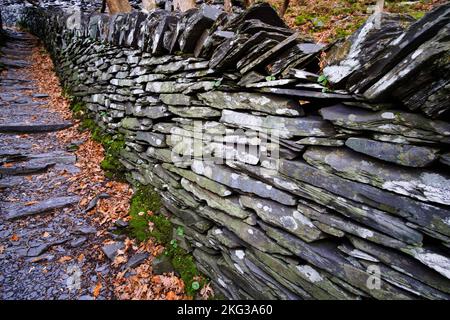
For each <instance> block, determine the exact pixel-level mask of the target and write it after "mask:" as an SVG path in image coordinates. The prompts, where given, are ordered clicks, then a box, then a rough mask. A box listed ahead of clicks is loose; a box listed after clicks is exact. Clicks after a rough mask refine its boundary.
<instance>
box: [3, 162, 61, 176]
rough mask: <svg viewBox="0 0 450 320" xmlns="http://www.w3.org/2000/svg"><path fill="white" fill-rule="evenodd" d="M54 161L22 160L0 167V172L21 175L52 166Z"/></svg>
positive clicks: (44, 169) (41, 170)
mask: <svg viewBox="0 0 450 320" xmlns="http://www.w3.org/2000/svg"><path fill="white" fill-rule="evenodd" d="M55 164H56V163H55V162H41V163H38V162H33V161H29V162H24V163H18V164H16V165H12V166H11V167H5V165H3V167H0V174H5V175H23V174H30V173H38V172H43V171H46V170H48V169H49V168H50V167H52V166H54V165H55Z"/></svg>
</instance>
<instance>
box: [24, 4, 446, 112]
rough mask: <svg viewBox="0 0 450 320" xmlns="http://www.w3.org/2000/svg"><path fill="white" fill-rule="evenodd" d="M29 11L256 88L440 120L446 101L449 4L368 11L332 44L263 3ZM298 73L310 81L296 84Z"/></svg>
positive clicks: (62, 26)
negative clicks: (323, 59) (242, 7)
mask: <svg viewBox="0 0 450 320" xmlns="http://www.w3.org/2000/svg"><path fill="white" fill-rule="evenodd" d="M27 10H38V11H41V14H44V15H47V19H48V20H49V21H53V23H54V27H55V28H58V30H59V31H60V32H61V34H67V33H70V34H72V35H77V36H83V37H90V38H93V39H95V40H98V41H102V42H108V43H110V44H112V45H116V46H123V47H131V48H135V49H137V50H141V51H144V52H149V53H151V54H152V55H155V56H158V55H164V54H177V55H189V56H193V57H196V58H203V59H205V60H209V67H210V69H212V70H215V71H223V72H231V73H236V75H235V77H238V78H241V82H242V83H245V82H248V83H249V84H250V83H251V82H253V83H255V82H257V83H260V82H261V81H263V82H264V81H265V82H268V83H266V84H258V85H254V84H252V85H250V87H252V88H253V89H257V90H258V91H262V92H271V93H276V94H282V95H284V94H285V95H291V96H295V97H298V98H299V99H302V100H307V101H310V100H317V99H318V100H322V99H326V100H329V99H334V100H339V101H341V100H344V101H363V100H364V101H365V102H367V101H370V102H372V105H369V108H371V109H375V110H378V109H381V108H382V107H383V106H382V104H385V103H387V102H389V103H391V104H392V103H394V104H395V105H396V106H395V107H397V108H398V107H401V108H402V109H410V110H413V111H419V112H421V113H424V114H425V115H427V116H430V117H432V118H445V116H446V115H447V113H448V110H449V109H450V106H449V103H448V102H447V101H446V100H447V99H446V96H448V88H447V87H448V81H449V80H448V79H449V69H450V67H449V64H448V59H445V58H443V57H444V56H445V55H446V54H447V52H448V48H449V42H448V40H447V39H446V38H445V34H446V33H447V34H448V32H447V31H448V28H449V19H450V18H449V17H450V4H446V5H442V6H440V7H437V8H435V9H434V10H433V11H431V12H430V13H429V14H427V15H426V16H425V17H424V18H422V19H421V20H419V21H414V19H413V18H411V17H409V16H405V15H398V14H387V13H382V14H375V15H373V16H371V17H370V18H369V19H368V21H367V22H366V23H365V24H364V25H363V26H362V27H361V28H360V29H359V30H357V31H356V32H355V34H354V35H352V36H351V37H350V38H349V39H348V40H347V41H346V42H344V43H340V44H337V45H335V46H333V47H332V48H331V50H329V48H325V47H324V45H321V44H316V43H313V42H312V41H311V40H310V39H308V38H306V37H305V36H303V35H300V34H297V33H294V31H293V30H291V29H289V28H288V27H287V26H286V25H285V24H284V22H283V21H282V19H280V18H279V16H278V15H277V13H276V12H275V11H274V10H273V8H272V7H271V6H270V5H269V4H267V3H261V4H257V5H255V6H253V7H251V8H249V9H248V10H246V11H243V12H241V13H239V14H237V13H233V14H227V13H225V12H224V11H223V9H222V6H220V5H200V6H199V7H198V8H196V9H192V10H188V11H186V12H183V13H181V12H169V11H165V10H162V9H156V10H153V11H151V12H149V13H144V12H142V11H133V12H132V13H127V14H115V15H109V14H100V13H97V12H93V13H87V12H80V11H77V10H76V9H75V10H74V9H73V8H61V7H49V8H44V9H42V8H31V7H28V8H27ZM425 48H426V49H427V50H424V49H425ZM324 50H326V52H327V59H328V61H329V65H328V67H326V68H325V69H324V70H323V72H324V76H323V77H321V79H320V80H321V81H320V82H321V83H318V82H317V80H318V75H317V74H319V73H320V68H319V57H320V56H321V55H322V54H323V52H324ZM309 72H310V73H309ZM305 80H308V81H309V84H304V83H302V82H305ZM331 88H333V89H340V90H339V91H332V90H331ZM342 90H344V91H342ZM380 103H381V104H380ZM364 107H367V105H365V106H364Z"/></svg>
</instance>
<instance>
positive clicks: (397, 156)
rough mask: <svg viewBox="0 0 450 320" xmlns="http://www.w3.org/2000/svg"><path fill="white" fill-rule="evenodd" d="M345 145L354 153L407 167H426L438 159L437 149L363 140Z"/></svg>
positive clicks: (350, 139) (359, 139)
mask: <svg viewBox="0 0 450 320" xmlns="http://www.w3.org/2000/svg"><path fill="white" fill-rule="evenodd" d="M345 145H346V146H347V147H349V148H351V149H353V150H354V151H356V152H360V153H364V154H366V155H369V156H371V157H374V158H377V159H380V160H384V161H388V162H393V163H397V164H400V165H402V166H407V167H426V166H428V165H430V164H431V163H432V162H433V161H435V160H436V159H437V158H438V157H439V155H438V152H439V149H431V148H427V147H419V146H414V145H408V144H396V143H387V142H380V141H375V140H370V139H365V138H349V139H347V141H346V142H345Z"/></svg>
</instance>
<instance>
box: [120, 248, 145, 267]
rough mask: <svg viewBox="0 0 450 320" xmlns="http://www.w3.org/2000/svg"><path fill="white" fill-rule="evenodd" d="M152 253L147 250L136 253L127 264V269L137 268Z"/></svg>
mask: <svg viewBox="0 0 450 320" xmlns="http://www.w3.org/2000/svg"><path fill="white" fill-rule="evenodd" d="M149 256H150V255H149V254H148V253H147V252H141V253H136V254H135V255H133V256H132V257H131V258H130V259H129V260H128V262H127V264H126V265H125V269H129V268H136V267H137V266H139V265H140V264H142V263H143V262H144V261H145V260H146V259H147V258H148V257H149Z"/></svg>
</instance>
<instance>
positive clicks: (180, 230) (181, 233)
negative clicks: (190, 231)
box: [177, 226, 184, 237]
mask: <svg viewBox="0 0 450 320" xmlns="http://www.w3.org/2000/svg"><path fill="white" fill-rule="evenodd" d="M177 235H179V236H180V237H182V236H183V235H184V229H183V227H181V226H180V227H178V228H177Z"/></svg>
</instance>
